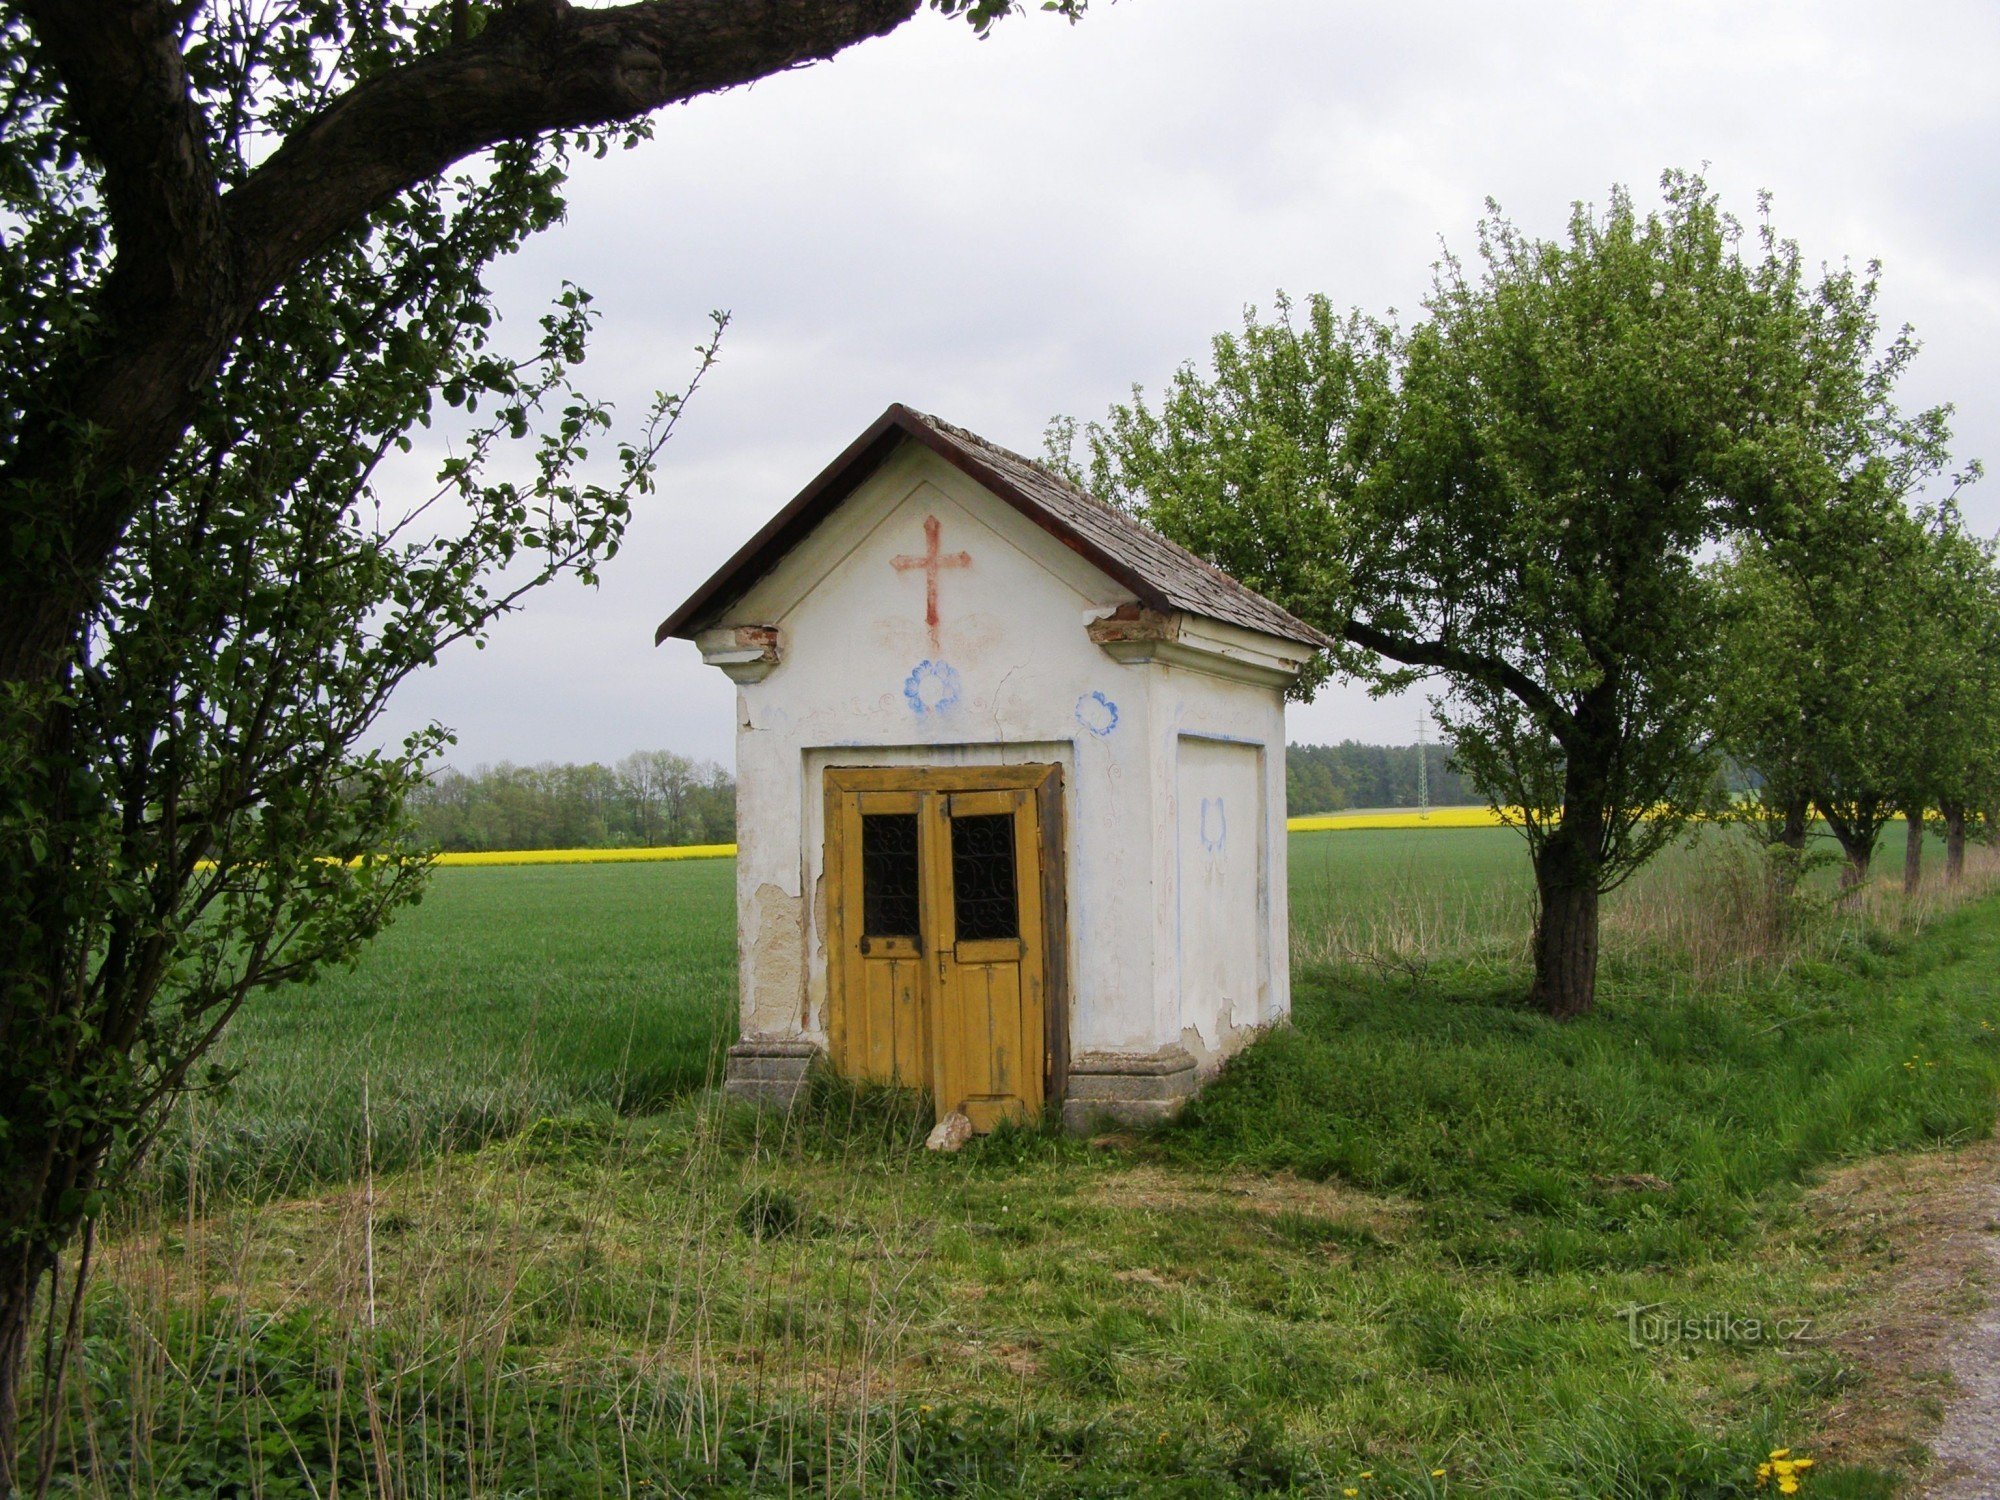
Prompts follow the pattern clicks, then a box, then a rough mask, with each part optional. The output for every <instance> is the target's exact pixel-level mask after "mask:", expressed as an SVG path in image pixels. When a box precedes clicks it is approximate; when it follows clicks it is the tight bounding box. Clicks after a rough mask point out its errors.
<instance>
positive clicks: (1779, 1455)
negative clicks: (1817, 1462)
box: [1757, 1448, 1813, 1495]
mask: <svg viewBox="0 0 2000 1500" xmlns="http://www.w3.org/2000/svg"><path fill="white" fill-rule="evenodd" d="M1812 1466H1813V1461H1812V1460H1811V1459H1810V1458H1793V1457H1792V1450H1791V1449H1789V1448H1773V1449H1772V1450H1771V1456H1770V1458H1769V1459H1767V1460H1766V1461H1765V1462H1763V1463H1761V1464H1759V1465H1757V1488H1758V1489H1760V1490H1761V1489H1763V1488H1765V1487H1766V1486H1768V1485H1769V1484H1770V1482H1771V1481H1772V1480H1774V1479H1775V1480H1777V1481H1778V1493H1779V1494H1781V1495H1796V1494H1797V1493H1798V1492H1799V1487H1800V1476H1801V1475H1802V1474H1804V1473H1805V1471H1806V1470H1807V1469H1810V1468H1811V1467H1812Z"/></svg>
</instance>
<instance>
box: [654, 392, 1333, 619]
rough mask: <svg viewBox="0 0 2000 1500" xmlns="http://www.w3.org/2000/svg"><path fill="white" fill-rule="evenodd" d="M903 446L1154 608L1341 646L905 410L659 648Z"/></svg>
mask: <svg viewBox="0 0 2000 1500" xmlns="http://www.w3.org/2000/svg"><path fill="white" fill-rule="evenodd" d="M904 442H917V443H921V444H922V445H923V446H924V447H926V448H928V449H930V450H931V451H932V452H933V453H935V454H937V455H938V457H940V458H942V459H944V460H945V462H947V463H949V464H950V465H951V466H952V467H953V468H955V469H958V470H959V471H961V472H962V473H964V474H965V475H967V476H968V477H969V478H971V479H973V480H974V481H976V482H977V483H979V484H980V485H982V486H984V487H985V488H986V489H988V490H990V491H992V492H993V493H994V494H995V495H997V496H999V497H1000V498H1001V499H1002V500H1004V501H1006V502H1007V503H1008V504H1009V505H1011V506H1013V507H1014V509H1016V510H1017V511H1019V512H1020V513H1021V514H1022V515H1024V516H1026V517H1027V518H1028V519H1029V520H1030V521H1033V522H1034V523H1035V524H1036V525H1037V526H1039V527H1041V528H1042V530H1044V531H1046V532H1048V533H1049V534H1050V535H1051V536H1053V537H1054V538H1055V539H1056V540H1057V541H1059V542H1061V543H1062V544H1063V545H1064V546H1066V547H1068V548H1069V549H1070V550H1071V551H1073V552H1075V553H1077V554H1079V555H1080V556H1082V557H1083V558H1085V559H1086V560H1088V561H1089V562H1090V563H1092V564H1093V565H1094V566H1096V567H1097V568H1099V569H1100V570H1101V571H1103V572H1104V573H1106V574H1108V575H1109V576H1110V577H1112V578H1115V579H1116V580H1118V582H1120V583H1121V584H1123V585H1124V586H1125V587H1126V588H1129V589H1130V590H1131V591H1132V592H1133V593H1134V594H1136V595H1137V596H1138V598H1139V602H1140V603H1142V604H1144V605H1146V606H1147V607H1148V608H1151V609H1157V610H1161V611H1163V612H1169V613H1171V612H1175V611H1180V612H1184V613H1186V614H1190V615H1197V616H1200V617H1201V618H1202V619H1206V620H1221V621H1223V622H1224V623H1226V624H1230V625H1240V626H1242V627H1244V628H1245V629H1246V630H1259V631H1262V632H1264V633H1265V634H1266V635H1275V636H1278V637H1280V638H1282V639H1284V640H1288V641H1298V642H1301V643H1303V644H1305V645H1308V646H1318V647H1325V646H1330V645H1332V644H1333V642H1332V641H1330V640H1329V639H1328V638H1327V637H1326V636H1325V635H1324V634H1323V633H1322V632H1320V631H1318V630H1315V629H1314V628H1313V627H1312V626H1310V625H1308V624H1306V623H1305V621H1303V620H1301V619H1299V618H1297V617H1296V616H1294V615H1292V614H1290V613H1289V612H1288V611H1286V610H1283V609H1280V608H1279V607H1278V606H1277V605H1275V604H1273V603H1272V602H1271V601H1270V600H1269V599H1266V598H1265V597H1264V596H1263V595H1262V594H1259V593H1256V592H1255V591H1253V590H1251V589H1248V588H1245V587H1244V586H1243V585H1242V584H1240V583H1238V582H1237V581H1236V580H1235V579H1234V578H1231V577H1230V576H1229V575H1228V574H1227V573H1225V572H1223V571H1222V570H1221V569H1220V568H1218V567H1216V566H1215V565H1214V564H1213V563H1208V562H1204V561H1202V559H1200V558H1199V557H1196V556H1195V555H1194V554H1193V553H1192V552H1190V551H1188V550H1187V549H1186V548H1185V547H1181V546H1178V545H1176V544H1175V543H1173V542H1170V541H1168V540H1167V539H1166V538H1165V537H1163V536H1161V535H1160V534H1159V533H1158V532H1157V531H1154V530H1153V529H1152V528H1151V527H1148V526H1145V525H1142V524H1141V523H1139V522H1138V521H1136V520H1134V519H1133V518H1132V517H1131V516H1128V515H1127V514H1125V512H1124V511H1122V510H1119V509H1117V508H1116V507H1115V506H1111V505H1106V504H1105V503H1104V502H1103V501H1102V500H1099V499H1097V498H1095V497H1094V496H1091V495H1087V494H1085V493H1084V492H1083V491H1082V490H1080V489H1078V488H1077V487H1076V486H1075V485H1073V484H1071V483H1070V482H1069V481H1068V480H1066V479H1064V478H1062V476H1060V475H1059V474H1056V473H1055V472H1054V471H1052V470H1050V469H1047V468H1044V467H1043V466H1042V465H1041V464H1038V463H1036V462H1035V461H1034V460H1033V459H1029V458H1023V457H1022V456H1021V455H1020V454H1018V453H1014V452H1010V451H1009V450H1008V449H1005V448H1002V447H1001V446H999V444H997V443H989V442H988V441H987V440H986V439H985V438H983V437H980V436H979V435H978V434H976V433H972V432H967V431H966V430H965V429H964V428H962V427H954V426H952V425H951V423H949V422H945V421H941V420H940V419H938V418H937V417H933V416H929V415H927V414H926V413H924V412H920V411H917V410H915V409H914V408H912V407H908V406H904V405H902V404H901V403H900V402H899V403H897V404H896V405H894V406H891V407H890V408H889V409H888V410H887V411H885V412H883V413H882V415H881V416H880V417H878V418H876V419H875V422H874V423H873V424H872V425H871V426H870V427H869V429H868V430H867V431H866V432H864V433H862V434H861V436H860V437H858V438H856V439H855V440H854V442H853V443H851V444H849V446H848V448H847V451H846V452H844V453H842V454H841V455H840V457H838V458H836V459H835V460H834V461H833V462H832V463H831V464H829V465H827V467H826V468H825V469H824V470H822V471H821V472H820V474H819V477H818V478H816V479H814V480H813V482H812V483H811V484H809V485H807V486H806V487H805V488H804V489H803V490H800V491H799V493H798V494H797V495H796V496H794V497H793V498H792V500H791V502H790V503H789V504H788V505H786V506H785V508H784V509H783V510H781V511H779V512H778V513H777V515H775V516H773V517H772V518H771V520H770V522H769V523H768V524H767V525H765V527H764V528H763V530H761V531H759V532H758V533H757V534H756V535H755V536H753V537H752V538H750V540H749V541H748V542H746V543H744V545H743V547H742V548H741V549H740V550H739V551H738V552H737V553H736V555H735V556H734V557H732V558H730V559H729V561H728V562H726V563H724V564H723V565H722V566H721V567H720V568H718V569H717V570H716V572H715V574H714V576H712V577H711V578H710V579H709V580H708V582H706V583H704V584H703V585H702V586H701V587H700V588H698V589H696V590H695V591H694V593H692V594H690V595H689V596H688V598H687V599H686V601H685V602H684V603H682V605H681V606H680V608H679V609H676V610H675V611H674V612H673V613H672V614H671V615H669V616H668V617H667V618H666V620H665V621H663V622H662V623H661V625H660V628H659V630H658V631H657V632H656V633H655V635H654V637H653V639H654V642H655V644H657V643H659V642H661V641H665V640H667V639H669V638H670V637H674V636H680V637H691V636H693V634H694V633H695V631H697V630H699V629H701V628H702V627H703V626H704V625H706V624H707V623H708V622H709V621H710V620H711V619H713V617H714V616H715V615H716V614H718V613H720V612H721V611H722V610H723V609H725V608H727V607H728V606H729V605H730V604H731V603H733V602H734V601H735V600H737V599H739V598H741V597H742V596H743V595H744V594H745V593H746V592H748V591H749V589H750V587H751V585H752V584H754V583H756V582H757V580H758V579H760V578H762V577H763V576H764V575H765V574H767V573H769V572H770V571H771V569H772V568H774V567H776V566H777V564H778V560H779V559H780V558H782V557H783V556H784V555H785V554H786V553H788V552H790V551H791V550H792V548H794V547H796V546H797V545H798V544H799V543H800V542H802V541H804V540H805V538H806V537H807V536H808V535H809V534H810V533H811V532H812V531H813V530H814V528H816V527H817V526H818V525H819V523H820V522H821V521H823V520H825V519H826V517H827V516H829V515H831V514H832V513H833V511H834V509H835V508H836V507H837V506H839V504H840V503H841V502H842V501H843V500H845V499H846V498H847V497H848V496H849V495H851V494H853V493H854V491H855V490H856V489H857V488H858V487H859V486H860V485H861V483H862V481H863V480H865V479H866V478H867V477H868V476H869V475H870V474H872V473H874V472H875V470H876V469H878V468H880V467H881V466H882V464H883V463H884V462H886V461H887V459H888V457H889V455H890V454H891V453H893V452H894V451H895V450H896V449H897V448H898V447H899V446H900V445H901V444H903V443H904Z"/></svg>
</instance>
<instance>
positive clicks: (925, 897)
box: [826, 766, 1062, 1131]
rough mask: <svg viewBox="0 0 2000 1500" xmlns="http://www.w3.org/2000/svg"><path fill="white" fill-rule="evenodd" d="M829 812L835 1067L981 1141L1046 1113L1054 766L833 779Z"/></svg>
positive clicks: (1050, 1079) (1051, 1082) (1055, 1056)
mask: <svg viewBox="0 0 2000 1500" xmlns="http://www.w3.org/2000/svg"><path fill="white" fill-rule="evenodd" d="M826 815H827V816H826V828H827V850H826V878H827V889H828V919H829V920H828V929H829V930H828V937H829V953H828V958H829V963H828V1018H827V1019H828V1028H827V1029H828V1033H829V1041H830V1043H831V1050H832V1056H833V1061H834V1065H835V1066H836V1067H837V1068H838V1069H839V1070H840V1071H841V1072H843V1073H845V1074H847V1075H848V1076H850V1077H854V1078H859V1079H865V1080H868V1081H872V1082H879V1083H891V1084H898V1085H901V1086H903V1087H908V1088H921V1089H926V1090H928V1091H929V1092H930V1094H931V1096H932V1097H933V1098H934V1099H935V1101H936V1103H937V1109H938V1113H939V1115H940V1116H942V1115H944V1114H946V1113H949V1112H950V1111H952V1110H961V1111H963V1112H964V1113H965V1114H966V1115H967V1116H968V1117H970V1119H971V1120H972V1123H973V1127H974V1128H975V1129H977V1130H982V1131H984V1130H990V1129H992V1128H993V1126H995V1125H996V1124H998V1123H1000V1122H1001V1121H1002V1120H1007V1119H1031V1118H1033V1117H1035V1116H1037V1115H1039V1114H1040V1113H1041V1110H1042V1107H1043V1104H1044V1102H1045V1101H1046V1100H1047V1099H1048V1098H1049V1097H1050V1095H1051V1092H1052V1090H1054V1089H1055V1088H1056V1086H1057V1083H1058V1078H1057V1072H1058V1070H1057V1067H1056V1066H1055V1064H1056V1063H1058V1062H1059V1052H1060V1047H1059V1044H1057V1043H1056V1042H1055V1038H1056V1036H1057V1035H1058V1034H1059V1032H1060V1026H1059V1024H1058V1023H1059V1022H1060V1019H1061V1017H1060V1016H1059V1015H1058V1014H1057V1011H1058V1008H1059V1007H1058V998H1059V997H1057V996H1055V995H1054V994H1053V993H1052V985H1051V982H1050V981H1051V977H1052V975H1051V970H1052V967H1055V965H1053V964H1052V962H1051V959H1052V950H1053V948H1054V945H1053V944H1052V938H1053V936H1054V934H1055V933H1056V931H1057V929H1058V928H1059V927H1060V924H1061V907H1062V891H1061V862H1060V847H1061V845H1060V836H1059V835H1060V817H1061V804H1060V777H1059V775H1058V772H1057V768H1056V767H1054V766H991V767H976V768H967V769H960V770H903V769H891V768H865V769H864V768H840V769H836V770H830V771H828V772H827V773H826ZM1058 962H1059V960H1058Z"/></svg>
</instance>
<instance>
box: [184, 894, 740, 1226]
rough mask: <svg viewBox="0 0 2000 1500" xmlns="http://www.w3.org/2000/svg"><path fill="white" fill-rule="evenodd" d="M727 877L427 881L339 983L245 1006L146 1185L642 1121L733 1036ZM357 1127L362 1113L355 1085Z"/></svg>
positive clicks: (398, 1159) (295, 1182)
mask: <svg viewBox="0 0 2000 1500" xmlns="http://www.w3.org/2000/svg"><path fill="white" fill-rule="evenodd" d="M734 891H735V862H734V861H733V860H700V861H686V862H675V863H663V864H657V865H650V864H649V865H622V864H604V865H547V866H530V867H525V868H519V869H509V868H496V869H444V870H439V871H437V872H435V874H434V875H433V877H432V883H431V887H430V890H429V892H428V893H427V894H426V896H425V899H424V901H423V903H422V904H421V905H420V906H418V907H416V908H414V909H413V910H410V911H408V912H405V913H404V914H403V915H402V916H401V917H400V918H399V919H398V920H397V921H396V922H395V923H394V925H392V926H391V927H390V928H389V930H388V931H387V932H386V933H384V934H383V935H382V937H381V938H380V939H379V940H378V941H377V942H376V943H375V944H374V945H373V946H372V947H371V948H370V949H369V950H368V951H367V952H366V953H365V954H364V955H363V956H362V959H361V962H360V963H359V964H358V966H357V967H355V968H354V969H353V970H351V971H346V972H338V973H334V974H329V975H327V976H325V977H323V978H322V979H320V980H319V982H318V983H316V984H313V985H310V986H305V987H295V988H288V989H284V990H279V991H273V992H270V993H268V994H264V995H260V996H257V997H254V999H253V1000H252V1002H251V1003H250V1004H249V1005H248V1006H247V1007H246V1008H245V1010H244V1012H243V1014H242V1015H241V1016H239V1017H238V1019H237V1020H236V1022H235V1024H234V1025H233V1026H232V1027H231V1029H230V1030H229V1032H228V1033H227V1034H226V1036H225V1039H224V1042H223V1045H222V1046H221V1048H220V1049H219V1054H218V1058H217V1060H218V1061H219V1062H220V1063H221V1064H222V1066H224V1067H225V1068H228V1069H231V1070H232V1071H233V1072H234V1074H235V1077H234V1081H233V1083H232V1085H231V1086H230V1088H229V1090H228V1091H227V1093H226V1094H225V1095H224V1096H223V1097H221V1098H220V1099H216V1100H202V1101H198V1103H197V1104H196V1106H195V1107H194V1108H192V1109H191V1110H189V1111H187V1112H186V1114H185V1115H184V1116H183V1119H182V1121H181V1124H180V1127H179V1128H178V1129H177V1130H176V1131H175V1133H174V1135H173V1136H172V1137H171V1138H170V1139H169V1140H168V1141H167V1142H166V1143H164V1147H163V1149H162V1150H161V1152H160V1153H159V1155H158V1157H157V1159H156V1161H155V1164H154V1170H155V1175H156V1179H157V1180H158V1181H159V1182H160V1184H161V1185H162V1186H163V1187H165V1188H166V1189H167V1190H168V1191H170V1192H171V1193H174V1194H176V1195H177V1194H178V1193H179V1192H180V1191H181V1190H182V1189H183V1188H184V1185H185V1182H186V1178H187V1175H188V1173H189V1172H190V1171H191V1170H195V1169H197V1167H198V1170H199V1171H200V1173H201V1174H202V1176H203V1178H204V1180H205V1181H206V1183H207V1184H208V1185H209V1186H210V1187H212V1188H219V1189H224V1190H228V1191H236V1192H271V1191H283V1190H298V1189H302V1188H304V1187H306V1186H307V1185H309V1184H311V1183H314V1182H323V1181H339V1180H344V1179H347V1178H350V1177H353V1176H354V1175H355V1174H356V1173H357V1172H358V1171H359V1169H360V1165H361V1161H362V1155H363V1150H364V1146H366V1147H367V1148H368V1149H369V1150H370V1151H372V1156H373V1160H374V1163H375V1165H376V1167H377V1168H378V1169H382V1168H394V1167H397V1166H400V1165H404V1164H406V1163H408V1162H410V1161H413V1160H418V1159H421V1158H423V1157H426V1156H430V1155H435V1154H436V1153H437V1152H439V1151H443V1150H451V1149H456V1148H459V1147H463V1146H467V1145H473V1144H477V1143H478V1142H481V1141H484V1140H489V1139H492V1138H493V1137H494V1136H496V1135H502V1134H506V1133H509V1132H511V1131H514V1130H517V1129H519V1128H520V1127H521V1126H522V1125H523V1124H525V1123H527V1122H530V1121H533V1120H536V1119H539V1118H541V1117H543V1116H546V1115H554V1114H564V1113H571V1112H575V1111H577V1110H581V1109H585V1108H589V1107H592V1106H602V1107H605V1108H609V1109H611V1110H614V1111H617V1112H619V1113H624V1114H632V1113H639V1112H643V1111H647V1110H652V1109H657V1108H659V1107H660V1106H661V1105H662V1104H663V1103H665V1102H666V1101H667V1100H670V1099H672V1098H675V1097H677V1096H679V1095H681V1094H684V1093H686V1092H687V1091H689V1090H690V1089H693V1088H697V1087H699V1086H700V1085H701V1084H702V1083H703V1082H704V1081H705V1080H708V1079H709V1078H711V1077H712V1076H714V1075H715V1073H716V1070H717V1068H718V1066H719V1064H718V1056H719V1052H720V1049H721V1048H723V1047H726V1046H727V1045H728V1044H729V1042H730V1041H732V1040H734V1037H735V1025H736V1018H735V1006H736V924H735V914H734V910H733V904H734ZM364 1084H365V1085H366V1089H367V1104H368V1110H367V1114H366V1118H364V1113H363V1108H362V1105H363V1087H364Z"/></svg>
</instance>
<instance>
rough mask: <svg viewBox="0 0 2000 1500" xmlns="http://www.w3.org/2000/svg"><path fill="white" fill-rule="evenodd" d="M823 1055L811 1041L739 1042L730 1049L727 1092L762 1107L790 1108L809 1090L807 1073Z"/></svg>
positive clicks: (731, 1096) (733, 1096) (724, 1089)
mask: <svg viewBox="0 0 2000 1500" xmlns="http://www.w3.org/2000/svg"><path fill="white" fill-rule="evenodd" d="M819 1055H820V1051H819V1048H818V1047H815V1046H814V1045H813V1044H812V1043H811V1042H770V1041H744V1042H738V1043H737V1044H736V1045H735V1046H733V1047H731V1048H730V1049H729V1071H728V1073H727V1075H726V1076H725V1078H724V1080H723V1084H722V1088H723V1092H725V1093H727V1094H728V1095H729V1097H730V1098H732V1099H741V1100H743V1101H744V1102H745V1103H746V1104H755V1105H757V1106H758V1107H760V1108H771V1109H783V1110H789V1109H790V1108H791V1107H792V1106H793V1105H794V1104H796V1103H798V1101H799V1095H800V1094H802V1093H804V1092H805V1087H806V1073H807V1071H808V1070H809V1069H810V1068H811V1067H812V1064H813V1059H814V1058H816V1057H818V1056H819Z"/></svg>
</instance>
